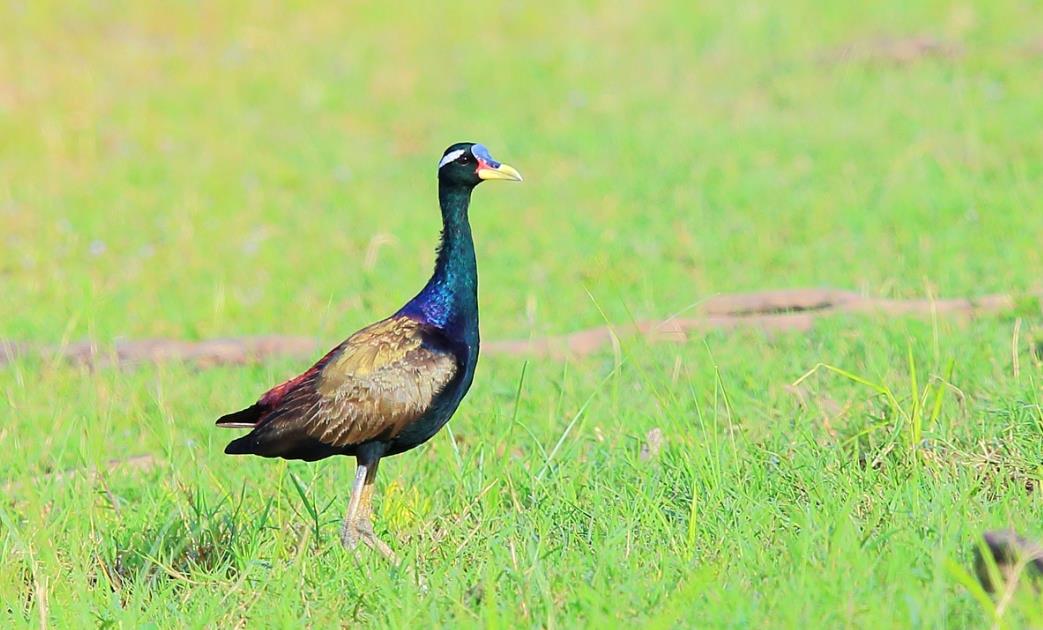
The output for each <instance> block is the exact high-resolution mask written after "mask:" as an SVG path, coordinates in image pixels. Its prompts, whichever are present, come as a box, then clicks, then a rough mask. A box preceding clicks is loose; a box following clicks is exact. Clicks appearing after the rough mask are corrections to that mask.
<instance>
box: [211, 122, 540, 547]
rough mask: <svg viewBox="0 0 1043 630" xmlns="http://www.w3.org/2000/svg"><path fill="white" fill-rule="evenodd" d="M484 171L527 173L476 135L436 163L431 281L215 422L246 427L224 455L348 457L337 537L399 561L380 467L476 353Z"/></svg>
mask: <svg viewBox="0 0 1043 630" xmlns="http://www.w3.org/2000/svg"><path fill="white" fill-rule="evenodd" d="M488 180H505V181H517V182H520V181H522V176H521V174H520V173H518V171H517V170H516V169H514V168H513V167H511V166H509V165H507V164H504V163H502V162H499V161H497V160H495V159H494V158H493V157H492V155H491V154H490V153H489V150H488V149H487V148H486V147H485V146H483V145H481V144H476V143H473V142H458V143H456V144H453V145H451V146H450V147H449V148H447V149H446V150H445V152H444V153H443V154H442V158H441V160H439V162H438V203H439V206H440V207H441V211H442V233H441V237H440V242H439V245H438V249H437V250H436V251H437V255H436V260H435V268H434V272H433V273H432V275H431V278H430V280H428V282H427V284H425V285H424V287H423V288H422V289H421V290H420V292H419V293H417V294H416V296H414V297H413V298H412V299H411V300H409V301H408V302H406V304H405V305H404V306H403V307H402V308H400V309H399V310H398V311H397V312H395V313H394V314H393V315H391V316H390V317H387V318H385V319H382V320H380V321H378V322H376V323H374V324H371V325H369V326H366V327H365V328H363V329H361V330H359V331H358V332H356V333H354V334H353V335H351V336H350V337H348V338H347V339H346V340H344V341H343V342H341V343H340V344H339V345H337V346H336V347H335V348H333V349H332V350H330V351H329V352H328V353H327V354H326V355H325V356H323V357H322V358H320V359H319V360H318V361H317V362H316V363H315V364H314V365H312V366H311V367H310V368H308V369H307V370H305V371H304V372H303V373H302V374H300V375H299V376H296V377H294V378H291V379H289V380H288V381H286V382H284V383H282V384H280V385H276V386H275V387H273V388H271V389H270V390H268V391H267V392H266V393H264V394H263V395H261V397H260V398H259V399H257V401H256V402H255V403H253V404H252V405H250V406H249V407H246V408H245V409H242V410H240V411H236V412H234V413H229V414H227V415H224V416H222V417H221V418H220V419H218V420H217V426H219V427H224V428H234V429H250V432H249V433H247V434H246V435H243V436H242V437H239V438H236V439H234V440H232V441H231V442H229V443H228V445H227V446H226V447H225V453H227V454H229V455H259V456H261V457H269V458H277V457H281V458H283V459H288V460H303V461H308V462H311V461H317V460H320V459H325V458H327V457H331V456H334V455H347V456H354V457H355V464H356V468H355V477H354V481H353V483H352V486H351V497H350V499H349V501H348V507H347V513H346V515H345V517H344V521H343V524H342V525H341V530H340V539H341V543H342V544H343V545H344V546H345V547H346V548H348V549H352V550H354V549H356V548H357V547H358V544H359V543H360V542H361V543H363V544H365V545H366V546H367V547H370V548H372V549H375V550H377V551H378V552H380V553H381V554H383V555H384V556H386V557H387V558H388V559H389V560H392V561H393V562H395V563H397V562H398V559H397V556H396V555H395V553H394V551H393V550H392V549H391V547H390V546H389V545H387V544H386V543H385V542H383V541H382V540H381V539H380V538H378V537H377V536H376V534H375V533H374V530H373V522H372V514H373V510H372V505H371V501H372V497H373V489H374V482H375V480H376V476H377V467H378V465H379V464H380V462H381V460H382V459H383V458H385V457H390V456H392V455H398V454H401V453H405V452H406V451H409V450H411V449H413V448H416V447H417V446H420V445H421V444H423V443H424V442H427V441H428V440H429V439H431V438H432V437H433V436H434V435H435V434H436V433H437V432H438V431H439V429H441V428H442V427H443V426H444V425H445V424H446V422H448V421H449V419H450V418H451V417H452V416H453V414H454V413H455V412H456V410H457V408H458V407H459V405H460V401H461V400H463V398H464V395H465V394H467V391H468V390H469V389H470V387H471V383H472V381H473V380H474V374H475V367H476V366H477V363H478V351H479V334H478V265H477V260H476V258H475V251H474V240H473V238H472V235H471V226H470V221H469V218H468V208H469V207H470V203H471V193H472V192H473V191H474V189H475V187H476V186H477V185H478V184H480V183H482V182H484V181H488Z"/></svg>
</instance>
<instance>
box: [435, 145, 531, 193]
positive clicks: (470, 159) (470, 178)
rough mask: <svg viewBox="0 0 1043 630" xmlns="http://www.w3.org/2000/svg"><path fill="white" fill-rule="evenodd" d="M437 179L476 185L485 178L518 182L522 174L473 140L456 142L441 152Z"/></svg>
mask: <svg viewBox="0 0 1043 630" xmlns="http://www.w3.org/2000/svg"><path fill="white" fill-rule="evenodd" d="M438 179H439V181H442V182H447V183H453V184H460V185H463V186H477V185H478V184H480V183H482V182H483V181H485V180H487V179H505V180H507V181H513V182H520V181H521V180H522V176H521V174H520V173H519V172H518V171H516V170H514V168H512V167H510V166H508V165H506V164H503V163H500V162H498V161H496V160H495V159H494V158H493V156H492V155H490V154H489V149H486V148H485V147H484V146H482V145H480V144H475V143H473V142H457V143H456V144H454V145H453V146H451V147H449V148H448V149H446V150H445V153H443V154H442V160H441V161H440V162H439V163H438Z"/></svg>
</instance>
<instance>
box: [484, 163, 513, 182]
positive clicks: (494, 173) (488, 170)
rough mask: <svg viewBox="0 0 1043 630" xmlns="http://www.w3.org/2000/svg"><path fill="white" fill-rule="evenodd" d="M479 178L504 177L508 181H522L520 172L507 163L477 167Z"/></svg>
mask: <svg viewBox="0 0 1043 630" xmlns="http://www.w3.org/2000/svg"><path fill="white" fill-rule="evenodd" d="M478 178H479V179H506V180H507V181H510V182H520V181H522V176H521V173H519V172H518V171H517V170H515V169H514V167H513V166H509V165H507V164H501V165H499V166H497V167H496V168H493V167H491V166H483V167H482V168H480V169H478Z"/></svg>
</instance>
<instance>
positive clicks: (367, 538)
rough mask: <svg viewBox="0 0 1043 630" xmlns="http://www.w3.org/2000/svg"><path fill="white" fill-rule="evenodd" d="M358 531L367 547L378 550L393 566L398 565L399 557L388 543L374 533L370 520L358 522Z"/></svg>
mask: <svg viewBox="0 0 1043 630" xmlns="http://www.w3.org/2000/svg"><path fill="white" fill-rule="evenodd" d="M356 531H357V532H358V535H359V538H360V539H361V540H362V542H363V543H365V544H366V546H367V547H369V548H370V549H376V550H377V551H379V552H380V553H381V555H383V556H384V557H385V558H387V559H388V560H390V561H391V562H392V563H393V564H398V556H397V555H395V552H394V551H392V549H391V547H389V546H388V544H387V543H385V542H384V541H383V540H381V539H380V538H378V537H377V535H376V533H374V531H373V523H372V522H370V521H369V520H360V521H358V523H357V529H356Z"/></svg>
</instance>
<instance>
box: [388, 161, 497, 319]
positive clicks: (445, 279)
mask: <svg viewBox="0 0 1043 630" xmlns="http://www.w3.org/2000/svg"><path fill="white" fill-rule="evenodd" d="M472 190H473V187H471V186H460V185H454V184H446V183H443V182H441V181H439V182H438V203H439V205H440V206H441V207H442V240H441V243H440V244H439V246H438V258H437V259H436V262H435V271H434V274H432V276H431V279H430V280H429V281H428V282H427V285H426V286H425V287H424V288H423V290H422V291H421V292H420V293H419V294H418V295H417V296H416V297H415V298H413V300H412V301H411V302H410V303H409V304H408V305H406V307H405V309H403V310H404V311H407V312H409V313H410V314H413V315H417V316H420V317H422V318H423V319H424V320H426V321H428V322H429V323H431V324H433V325H435V326H438V327H439V328H446V329H460V331H462V332H463V331H464V329H466V330H467V331H469V330H470V328H472V327H474V326H473V324H476V323H477V318H478V263H477V261H476V260H475V255H474V240H473V239H472V238H471V224H470V223H469V222H468V218H467V208H468V206H469V205H470V203H471V191H472Z"/></svg>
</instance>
